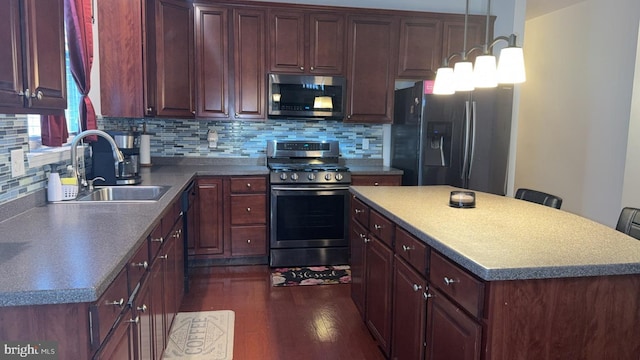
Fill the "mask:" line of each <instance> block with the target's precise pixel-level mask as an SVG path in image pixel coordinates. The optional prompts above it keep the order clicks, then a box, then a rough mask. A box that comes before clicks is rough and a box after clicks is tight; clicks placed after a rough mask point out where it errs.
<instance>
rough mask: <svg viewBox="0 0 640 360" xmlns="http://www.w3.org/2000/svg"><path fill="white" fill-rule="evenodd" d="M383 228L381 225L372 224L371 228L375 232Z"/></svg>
mask: <svg viewBox="0 0 640 360" xmlns="http://www.w3.org/2000/svg"><path fill="white" fill-rule="evenodd" d="M383 227H384V226H382V225H378V224H373V228H374V229H376V230H381V229H382V228H383Z"/></svg>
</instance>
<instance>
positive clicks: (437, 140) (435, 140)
mask: <svg viewBox="0 0 640 360" xmlns="http://www.w3.org/2000/svg"><path fill="white" fill-rule="evenodd" d="M425 131H426V133H425V134H423V135H424V140H425V141H424V143H423V149H422V151H423V161H424V165H425V166H447V167H448V166H449V165H450V162H451V135H452V124H451V122H449V121H430V122H428V123H427V128H426V129H425Z"/></svg>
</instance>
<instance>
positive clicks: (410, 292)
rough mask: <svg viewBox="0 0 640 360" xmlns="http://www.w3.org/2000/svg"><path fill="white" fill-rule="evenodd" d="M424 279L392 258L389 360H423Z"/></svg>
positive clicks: (425, 304) (425, 317)
mask: <svg viewBox="0 0 640 360" xmlns="http://www.w3.org/2000/svg"><path fill="white" fill-rule="evenodd" d="M427 290H428V289H427V280H426V279H425V278H424V275H422V274H419V273H418V272H417V271H415V270H414V269H412V268H411V267H410V266H409V265H408V264H407V263H405V262H404V261H403V259H402V258H401V257H399V256H398V255H395V259H394V266H393V337H392V345H391V348H392V351H393V353H392V355H391V358H392V359H397V360H405V359H406V360H411V359H424V349H425V347H424V341H423V339H424V338H425V324H426V319H427V294H428V293H427Z"/></svg>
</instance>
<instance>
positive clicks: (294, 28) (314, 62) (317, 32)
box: [269, 9, 345, 75]
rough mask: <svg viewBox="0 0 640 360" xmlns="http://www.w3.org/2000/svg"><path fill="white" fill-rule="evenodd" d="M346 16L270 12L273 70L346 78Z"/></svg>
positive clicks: (270, 42)
mask: <svg viewBox="0 0 640 360" xmlns="http://www.w3.org/2000/svg"><path fill="white" fill-rule="evenodd" d="M344 23H345V19H344V15H342V14H340V13H337V12H321V13H315V12H310V11H291V10H290V9H287V10H285V9H274V10H270V11H269V69H270V70H271V71H272V72H277V73H294V74H311V75H343V71H344V44H345V33H344Z"/></svg>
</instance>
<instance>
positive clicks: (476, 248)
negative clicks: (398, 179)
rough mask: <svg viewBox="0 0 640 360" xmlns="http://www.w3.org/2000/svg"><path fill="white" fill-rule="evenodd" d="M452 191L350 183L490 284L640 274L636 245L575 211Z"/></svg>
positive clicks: (360, 194) (378, 208) (639, 248)
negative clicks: (455, 195)
mask: <svg viewBox="0 0 640 360" xmlns="http://www.w3.org/2000/svg"><path fill="white" fill-rule="evenodd" d="M455 190H461V189H457V188H454V187H450V186H419V187H418V186H401V187H393V186H386V187H374V186H352V187H351V192H352V193H353V194H354V195H355V196H356V197H357V198H359V199H360V200H362V201H363V202H364V203H365V204H367V205H369V206H370V207H371V208H372V209H374V210H376V211H378V212H380V213H381V214H382V215H384V216H386V217H387V218H389V219H390V220H392V221H393V222H395V223H396V224H398V225H399V226H401V227H402V228H404V229H405V230H407V231H409V232H410V233H411V234H413V235H414V236H416V237H417V238H419V239H420V240H422V241H424V242H425V243H426V244H428V245H429V246H431V247H432V248H433V249H435V250H437V251H439V252H440V253H442V254H444V255H445V256H447V257H448V258H450V259H451V260H453V261H454V262H456V263H457V264H459V265H460V266H462V267H464V268H466V269H467V270H469V271H470V272H471V273H473V274H475V275H476V276H478V277H480V278H482V279H484V280H487V281H495V280H517V279H543V278H561V277H562V278H563V277H581V276H603V275H621V274H640V241H638V240H636V239H634V238H632V237H630V236H627V235H626V234H623V233H621V232H619V231H616V230H615V229H612V228H610V227H607V226H605V225H602V224H599V223H597V222H594V221H591V220H589V219H586V218H583V217H580V216H577V215H575V214H572V213H569V212H566V211H562V210H557V209H554V208H550V207H547V206H542V205H539V204H535V203H531V202H527V201H523V200H517V199H514V198H510V197H504V196H498V195H493V194H487V193H481V192H476V207H475V208H454V207H450V206H449V195H450V193H451V191H455Z"/></svg>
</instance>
